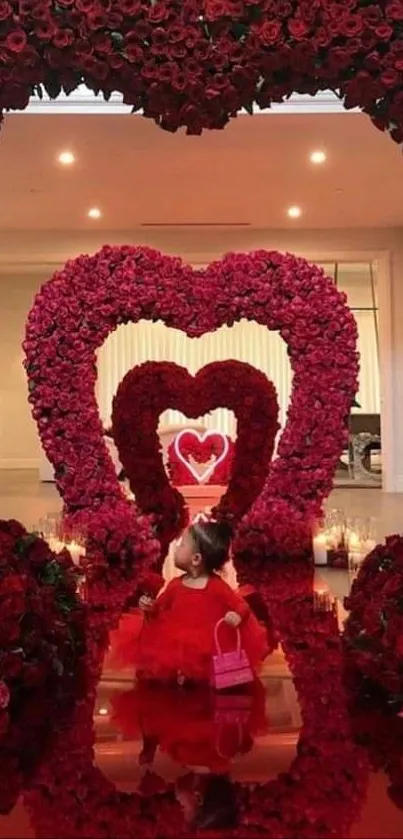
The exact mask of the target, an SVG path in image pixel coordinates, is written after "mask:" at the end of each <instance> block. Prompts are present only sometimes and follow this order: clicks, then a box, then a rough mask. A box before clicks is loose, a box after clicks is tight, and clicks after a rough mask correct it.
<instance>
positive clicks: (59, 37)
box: [53, 29, 74, 50]
mask: <svg viewBox="0 0 403 839" xmlns="http://www.w3.org/2000/svg"><path fill="white" fill-rule="evenodd" d="M73 41H74V35H73V33H72V31H71V30H70V29H59V30H58V31H57V32H56V34H55V35H54V36H53V44H54V46H55V47H56V49H60V50H62V49H64V48H65V47H69V46H71V44H72V43H73Z"/></svg>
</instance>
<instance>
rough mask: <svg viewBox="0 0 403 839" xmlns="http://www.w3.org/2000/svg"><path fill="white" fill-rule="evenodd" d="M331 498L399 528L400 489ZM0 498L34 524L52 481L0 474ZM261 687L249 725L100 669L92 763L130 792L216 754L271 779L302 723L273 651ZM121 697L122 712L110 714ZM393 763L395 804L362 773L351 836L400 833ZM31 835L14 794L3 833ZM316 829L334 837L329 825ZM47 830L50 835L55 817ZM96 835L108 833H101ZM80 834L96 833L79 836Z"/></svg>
mask: <svg viewBox="0 0 403 839" xmlns="http://www.w3.org/2000/svg"><path fill="white" fill-rule="evenodd" d="M334 496H335V497H334V498H333V499H332V500H331V505H332V506H338V507H340V506H345V507H348V508H349V512H350V514H351V515H367V516H369V515H374V516H375V517H376V518H377V529H378V535H379V537H380V538H381V537H382V536H383V535H385V534H386V533H388V532H392V531H396V530H400V529H401V526H400V523H401V521H403V516H402V514H403V497H402V496H386V495H382V494H381V493H380V492H378V491H371V490H363V491H359V490H347V491H337V492H336V493H335V494H334ZM0 500H1V504H2V513H1V515H2V517H3V518H8V517H11V516H12V517H16V518H20V519H21V520H22V521H23V522H24V523H25V524H26V525H34V524H35V522H36V521H37V520H38V519H39V518H41V517H42V516H43V515H45V514H46V513H49V512H52V511H56V510H57V509H58V508H59V502H58V498H57V495H56V493H55V490H54V488H53V487H52V486H45V487H44V486H41V485H40V484H38V482H37V480H36V477H35V476H34V475H32V474H26V475H24V474H22V473H12V474H10V473H7V474H4V473H3V474H2V475H1V474H0ZM326 579H327V581H328V583H329V586H330V587H331V588H332V589H333V591H334V592H335V594H336V593H338V594H341V593H342V591H343V589H345V587H346V579H345V576H344V575H343V573H342V572H335V573H333V572H332V573H329V572H328V574H327V575H326ZM262 684H263V692H262V696H260V700H259V701H260V702H263V718H264V719H263V720H262V714H261V710H262V709H261V708H260V711H259V713H258V717H259V721H258V722H256V724H253V725H252V723H251V722H250V719H251V717H252V718H253V716H254V714H253V713H252V714H251V716H248V715H246V717H243V716H242V715H241V722H240V723H239V716H237V711H236V713H235V717H234V714H233V711H234V709H233V708H231V707H230V708H229V709H228V707H224V708H223V707H217V706H215V707H214V708H212V709H211V713H210V711H209V712H208V713H206V711H205V709H204V710H203V712H201V710H200V709H201V708H202V707H203V703H202V704H201V705H200V703H198V702H197V701H196V699H197V698H195V696H191V695H190V693H189V695H188V697H187V696H186V694H183V693H182V695H181V697H180V699H179V700H178V701H177V702H176V701H175V702H173V703H171V704H169V702H167V700H166V697H165V696H164V695H163V694H161V696H160V697H159V698H158V697H157V698H156V699H155V697H154V699H153V701H151V700H150V699H149V697H147V696H146V697H145V699H144V698H143V702H142V703H141V702H140V705H139V701H138V697H137V695H136V694H134V695H133V697H132V699H131V698H130V693H129V692H130V690H131V688H132V684H131V680H130V676H128V675H127V674H124V673H116V672H115V673H111V672H106V673H105V675H104V679H103V680H102V682H101V683H100V685H99V688H98V694H97V700H96V705H95V727H96V748H95V752H96V761H97V764H98V766H99V767H100V768H101V769H102V771H103V773H104V774H105V776H106V777H107V778H108V779H109V780H110V781H112V782H113V783H114V784H115V785H116V786H117V787H118V788H119V789H121V790H123V791H127V792H131V791H134V790H136V789H137V788H138V787H139V784H141V783H142V779H143V778H144V776H146V773H147V772H149V771H150V769H152V770H153V771H154V772H156V773H157V775H158V776H161V777H163V778H164V780H165V781H167V782H169V781H174V780H176V779H178V778H181V777H182V776H186V775H187V774H188V773H189V771H190V770H193V771H194V772H196V774H198V775H203V773H205V772H206V767H207V770H208V769H209V768H210V771H211V766H212V765H214V766H216V761H217V760H218V761H219V762H220V761H221V764H220V766H221V769H222V761H224V763H225V764H226V767H227V770H228V772H229V773H230V776H231V778H233V779H234V780H238V781H245V782H248V783H253V782H262V781H267V780H268V779H274V778H276V777H277V776H278V775H279V773H281V772H285V771H287V769H288V767H289V766H290V763H291V762H292V760H293V759H294V757H295V754H296V746H297V741H298V736H299V729H300V724H301V718H300V711H299V706H298V700H297V696H296V692H295V689H294V685H293V681H292V679H291V676H290V673H289V671H288V668H287V665H286V663H285V660H284V658H283V656H282V653H281V652H277V653H275V654H274V655H272V656H271V657H270V658H269V659H268V661H267V662H266V665H265V669H264V674H263V677H262ZM124 695H126V696H129V700H128V703H126V702H125V700H124V699H123V700H122V696H124ZM262 697H263V698H262ZM121 701H123V704H124V710H123V712H122V711H121V712H119V708H120V709H122V705H121ZM153 703H154V704H153ZM155 719H157V720H158V731H159V734H158V737H157V738H156V737H155V736H152V737H151V738H150V737H149V736H148V735H149V733H150V731H149V730H148V727H149V726H150V725H151V730H152V734H154V733H155V732H154V728H153V721H155ZM150 720H151V723H150ZM234 720H235V721H236V722H235V724H234ZM400 768H401V778H402V788H401V789H400V788H398V789H397V790H396V789H395V791H394V792H395V794H394V799H395V801H397V804H395V803H393V802H392V800H391V797H390V795H389V793H388V787H389V786H390V779H389V778H388V777H387V775H386V774H385V772H384V771H383V770H382V771H379V772H377V773H375V772H371V773H370V776H369V782H368V786H367V790H366V794H365V799H364V800H363V801H362V802H361V806H360V808H358V807H357V813H356V815H355V821H354V824H353V827H352V829H351V831H350V833H349V835H350V836H351V837H356V839H358V837H360V838H361V839H379V837H381V838H382V839H403V741H402V753H401V757H400ZM220 771H221V770H220ZM38 835H39V834H38V833H35V831H34V830H33V828H32V827H31V825H30V821H29V818H28V815H27V813H26V811H25V809H24V802H23V800H20V801H19V802H18V804H17V805H16V807H15V808H14V810H13V811H12V812H11V813H10V814H9V815H7V816H3V817H0V837H3V839H29V837H35V836H38ZM41 835H43V834H41ZM133 835H135V834H134V833H133ZM324 835H326V836H329V837H330V836H332V835H333V836H334V834H332V833H331V826H330V825H329V832H327V833H326V834H324ZM53 836H54V839H58V825H57V820H56V821H55V823H54V833H53ZM105 836H108V839H109V837H110V839H112V836H111V835H110V834H105ZM83 839H95V837H91V836H88V834H85V836H84V834H83ZM96 839H98V837H96ZM113 839H119V837H117V836H116V837H113ZM308 839H309V837H308ZM335 839H336V837H335Z"/></svg>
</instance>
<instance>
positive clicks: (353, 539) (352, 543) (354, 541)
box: [348, 532, 360, 551]
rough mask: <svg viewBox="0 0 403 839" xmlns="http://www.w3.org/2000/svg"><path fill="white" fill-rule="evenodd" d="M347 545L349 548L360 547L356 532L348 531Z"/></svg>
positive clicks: (356, 548) (354, 549)
mask: <svg viewBox="0 0 403 839" xmlns="http://www.w3.org/2000/svg"><path fill="white" fill-rule="evenodd" d="M348 545H349V548H350V550H352V551H357V550H359V548H360V540H359V538H358V536H357V534H356V533H354V532H353V533H350V535H349V537H348Z"/></svg>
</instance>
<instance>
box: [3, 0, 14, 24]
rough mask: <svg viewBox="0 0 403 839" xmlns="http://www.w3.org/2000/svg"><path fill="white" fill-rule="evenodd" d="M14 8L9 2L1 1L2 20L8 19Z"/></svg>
mask: <svg viewBox="0 0 403 839" xmlns="http://www.w3.org/2000/svg"><path fill="white" fill-rule="evenodd" d="M12 11H13V10H12V8H11V6H10V4H9V3H6V2H5V0H3V2H1V3H0V20H7V18H8V17H10V15H11V13H12Z"/></svg>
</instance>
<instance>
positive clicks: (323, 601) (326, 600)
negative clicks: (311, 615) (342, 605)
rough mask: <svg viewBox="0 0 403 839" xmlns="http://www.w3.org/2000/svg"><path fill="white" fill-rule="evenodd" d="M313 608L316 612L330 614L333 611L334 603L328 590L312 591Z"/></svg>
mask: <svg viewBox="0 0 403 839" xmlns="http://www.w3.org/2000/svg"><path fill="white" fill-rule="evenodd" d="M313 606H314V609H315V611H318V612H331V611H332V610H333V609H334V606H335V601H334V600H333V598H332V596H331V594H330V591H329V589H328V588H318V589H316V590H315V591H314V593H313Z"/></svg>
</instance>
